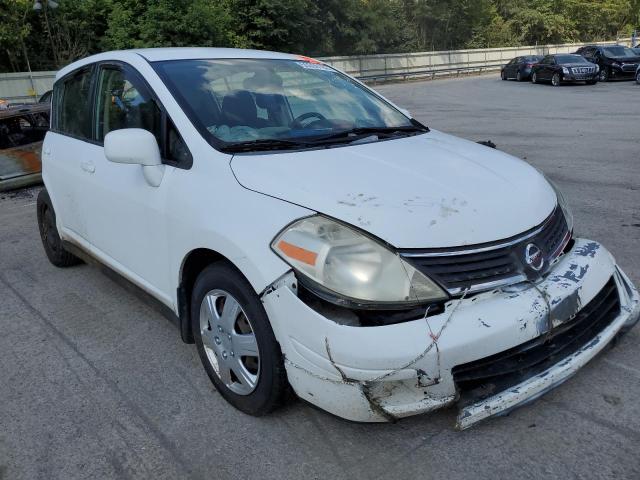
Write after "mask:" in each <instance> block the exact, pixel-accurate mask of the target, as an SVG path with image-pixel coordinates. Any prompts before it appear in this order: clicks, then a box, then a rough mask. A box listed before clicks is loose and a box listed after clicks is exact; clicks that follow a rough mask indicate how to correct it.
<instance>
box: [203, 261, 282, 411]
mask: <svg viewBox="0 0 640 480" xmlns="http://www.w3.org/2000/svg"><path fill="white" fill-rule="evenodd" d="M228 308H231V312H233V315H232V316H229V310H226V309H228ZM191 326H192V329H193V338H194V340H195V343H196V347H197V349H198V354H199V355H200V360H201V361H202V365H203V366H204V369H205V370H206V372H207V375H209V378H210V379H211V382H212V383H213V385H214V386H215V387H216V389H217V390H218V391H219V392H220V394H221V395H222V396H223V397H224V398H225V400H227V401H228V402H229V403H230V404H231V405H233V406H234V407H235V408H237V409H238V410H240V411H242V412H244V413H247V414H249V415H254V416H261V415H265V414H267V413H269V412H271V411H273V410H274V409H276V408H277V407H279V406H280V405H281V404H283V403H284V400H285V398H286V395H287V391H288V385H289V384H288V381H287V374H286V370H285V368H284V359H283V356H282V352H281V351H280V346H279V345H278V342H277V341H276V338H275V335H274V334H273V330H272V329H271V325H270V323H269V319H268V317H267V314H266V312H265V310H264V307H263V306H262V303H261V301H260V298H259V297H258V295H257V294H256V293H255V291H254V290H253V287H251V285H250V284H249V282H248V281H247V280H246V279H245V278H244V277H243V276H242V274H240V273H239V272H238V271H237V270H236V269H235V268H234V267H233V266H232V265H230V264H229V263H227V262H216V263H213V264H211V265H209V266H208V267H206V268H205V269H204V270H203V271H202V272H201V273H200V275H198V278H197V279H196V282H195V285H194V288H193V294H192V296H191ZM243 334H244V337H243V338H240V335H243ZM251 336H253V338H251ZM240 340H243V341H242V342H240ZM241 345H244V347H241ZM240 348H244V349H245V352H250V353H254V352H255V353H256V355H247V356H241V355H239V354H238V355H236V353H235V351H238V353H239V349H240ZM235 372H238V373H235Z"/></svg>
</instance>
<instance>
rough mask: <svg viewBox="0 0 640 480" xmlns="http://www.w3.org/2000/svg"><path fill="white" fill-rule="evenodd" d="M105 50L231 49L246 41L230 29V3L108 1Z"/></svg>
mask: <svg viewBox="0 0 640 480" xmlns="http://www.w3.org/2000/svg"><path fill="white" fill-rule="evenodd" d="M109 11H110V13H109V16H108V18H109V28H108V29H107V31H106V34H105V37H104V39H103V41H102V46H103V47H104V49H123V48H144V47H169V46H173V47H184V46H202V47H230V46H244V44H245V43H246V42H244V41H243V39H242V38H241V37H239V36H238V35H237V34H236V33H235V31H234V29H233V28H232V22H233V19H232V15H231V12H230V5H229V2H226V1H222V2H215V3H214V2H210V1H207V0H193V1H192V0H148V1H136V0H109Z"/></svg>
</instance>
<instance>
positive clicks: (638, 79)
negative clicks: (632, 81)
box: [636, 70, 640, 85]
mask: <svg viewBox="0 0 640 480" xmlns="http://www.w3.org/2000/svg"><path fill="white" fill-rule="evenodd" d="M636 83H637V84H638V85H640V70H638V71H637V72H636Z"/></svg>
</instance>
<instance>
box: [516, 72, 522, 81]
mask: <svg viewBox="0 0 640 480" xmlns="http://www.w3.org/2000/svg"><path fill="white" fill-rule="evenodd" d="M516 81H518V82H521V81H522V72H521V71H518V74H517V75H516Z"/></svg>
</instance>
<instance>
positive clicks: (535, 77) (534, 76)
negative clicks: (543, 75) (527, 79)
mask: <svg viewBox="0 0 640 480" xmlns="http://www.w3.org/2000/svg"><path fill="white" fill-rule="evenodd" d="M531 83H538V73H537V72H533V73H532V74H531Z"/></svg>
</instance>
